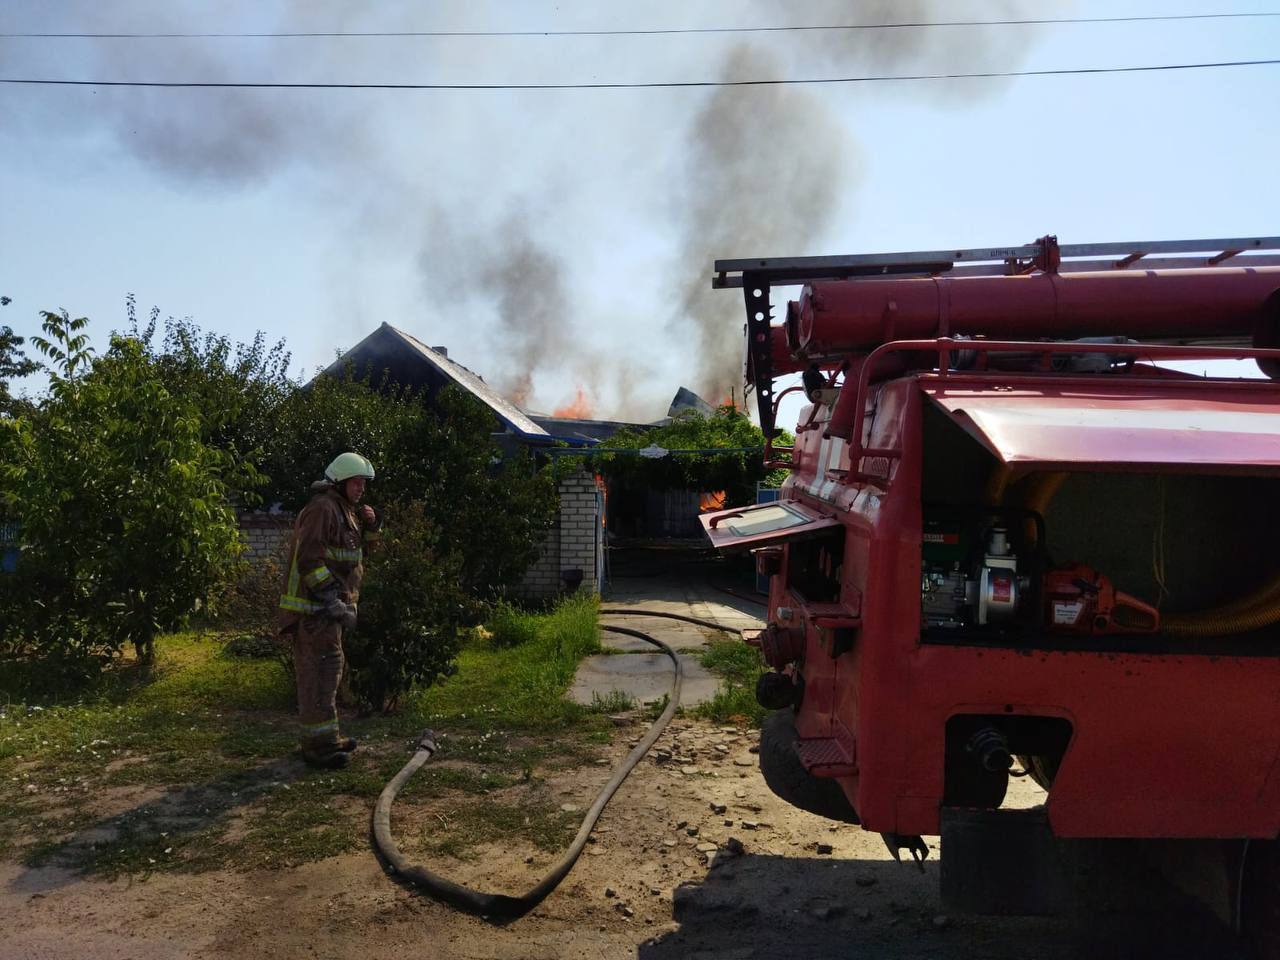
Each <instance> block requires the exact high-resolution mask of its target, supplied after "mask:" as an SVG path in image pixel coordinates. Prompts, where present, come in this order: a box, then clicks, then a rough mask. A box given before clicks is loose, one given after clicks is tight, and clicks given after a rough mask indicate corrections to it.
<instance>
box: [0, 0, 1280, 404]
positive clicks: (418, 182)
mask: <svg viewBox="0 0 1280 960" xmlns="http://www.w3.org/2000/svg"><path fill="white" fill-rule="evenodd" d="M1269 9H1274V10H1277V11H1280V3H1273V5H1272V7H1271V8H1269V7H1268V5H1267V4H1266V3H1264V2H1259V0H1237V2H1230V3H1228V2H1217V0H1181V2H1171V0H1160V2H1151V0H1108V2H1098V0H1074V2H1065V0H1064V2H1036V3H1033V2H1029V0H1027V2H1022V0H988V2H966V0H948V2H942V0H935V2H926V0H899V2H876V0H863V2H853V3H850V2H844V3H837V2H835V0H810V2H808V3H805V4H795V3H785V4H784V3H781V2H776V3H770V2H764V0H740V2H735V3H727V2H711V0H705V2H674V0H656V2H652V3H648V4H645V5H643V9H641V7H640V6H639V5H636V6H629V7H626V8H622V7H620V6H618V5H613V4H598V3H588V2H585V0H577V2H574V0H567V2H565V0H561V2H556V3H539V2H515V0H511V2H506V3H500V2H487V3H486V2H468V3H465V4H464V3H461V2H452V3H450V2H446V3H440V4H432V5H430V6H428V5H424V4H416V3H407V2H405V3H400V2H387V0H371V2H369V3H365V4H360V5H351V4H344V3H341V2H338V0H309V2H302V0H293V2H284V0H275V2H248V0H243V2H225V3H220V4H216V5H212V4H205V3H195V2H182V0H163V2H161V0H150V2H142V0H115V2H113V3H111V4H102V3H99V2H75V0H71V2H62V3H58V4H48V3H45V2H38V0H6V2H5V3H4V4H2V5H0V33H15V32H186V33H190V32H223V33H228V32H280V31H285V32H306V31H379V30H389V31H404V30H419V31H422V30H429V31H432V30H434V31H495V30H528V31H542V30H615V29H648V28H706V27H727V26H799V25H819V24H838V23H875V22H885V21H901V20H912V21H928V20H959V19H1011V18H1018V17H1028V16H1031V17H1037V18H1044V17H1051V16H1064V17H1090V16H1107V17H1116V16H1144V15H1155V14H1162V15H1169V14H1203V13H1228V12H1230V13H1246V12H1266V11H1268V10H1269ZM1278 51H1280V17H1260V18H1232V19H1221V20H1190V21H1174V22H1135V23H1097V24H1056V25H1001V26H987V27H932V28H920V29H893V30H870V31H791V32H781V31H778V32H769V33H751V34H738V33H696V34H683V35H672V34H666V35H644V36H578V37H548V36H522V37H501V38H499V37H457V36H455V37H432V38H424V37H412V38H410V37H378V38H374V37H365V38H351V37H343V38H314V37H311V38H301V37H294V38H252V39H248V38H164V39H91V40H90V39H65V38H38V39H37V38H20V39H19V38H12V39H0V77H9V78H13V77H37V78H67V79H92V80H108V79H132V80H220V81H279V82H293V81H299V82H394V83H403V82H411V83H464V84H466V83H486V84H490V83H498V84H501V83H514V84H527V83H562V82H648V81H665V80H682V81H683V80H719V79H747V78H751V79H764V78H769V79H788V78H790V79H794V78H818V77H823V78H829V77H853V76H869V75H879V76H883V75H902V74H919V73H939V72H946V73H953V72H988V71H991V72H1007V71H1027V70H1045V69H1059V68H1079V67H1103V66H1136V65H1151V64H1174V63H1192V62H1206V61H1224V60H1252V59H1266V58H1274V57H1276V56H1277V53H1278ZM1277 103H1280V66H1254V67H1237V68H1221V69H1213V70H1186V71H1168V72H1150V73H1132V74H1099V75H1092V76H1061V77H1022V78H1007V79H1000V80H972V79H969V80H948V81H941V80H940V81H923V82H902V81H894V82H873V83H832V84H822V85H804V86H770V87H748V88H717V89H707V88H683V89H627V90H483V91H480V90H452V91H446V90H433V91H425V90H424V91H377V90H208V89H204V90H191V89H147V88H106V87H31V86H22V85H6V84H0V131H3V132H2V133H0V294H3V295H6V296H8V297H11V298H12V301H13V302H12V303H11V304H10V305H9V306H8V307H4V308H0V324H4V325H9V326H12V327H13V328H14V329H15V331H16V332H17V333H18V334H20V335H24V336H29V335H30V334H32V333H36V332H38V331H39V311H40V310H43V309H61V308H65V309H67V310H68V311H70V312H71V314H72V315H73V316H88V317H89V318H90V319H91V325H90V328H89V332H90V334H91V336H92V338H93V341H94V343H95V344H96V345H97V346H99V347H102V346H104V345H105V343H106V340H107V337H108V335H109V332H110V331H111V330H113V329H123V328H124V326H125V308H124V305H125V297H126V295H127V294H129V293H133V294H134V295H135V296H136V297H137V300H138V302H139V304H140V305H141V306H142V308H143V310H144V312H145V310H146V308H148V307H149V306H150V305H152V304H154V305H156V306H158V307H159V308H160V310H161V312H162V315H164V316H168V315H174V316H179V317H183V316H190V317H191V318H193V319H194V321H195V322H196V323H198V324H199V325H200V326H201V327H203V328H204V329H206V330H208V331H212V332H216V333H221V334H226V335H228V336H230V337H231V338H233V339H234V340H250V339H251V338H252V337H253V335H254V333H255V332H256V331H258V330H262V331H265V333H266V334H267V336H268V338H269V339H270V340H272V341H274V340H277V339H284V340H285V341H286V343H287V346H288V348H289V349H290V350H291V352H292V356H293V367H292V370H293V373H294V374H295V375H296V376H299V377H309V376H310V375H311V374H313V373H314V372H315V371H316V370H317V369H318V368H320V367H323V366H325V365H327V363H328V362H330V361H331V360H332V359H333V357H334V356H335V354H336V352H338V351H340V350H342V349H345V348H347V347H350V346H352V345H354V344H355V343H356V342H357V341H358V340H360V339H361V338H362V337H364V336H365V335H367V334H368V333H370V332H372V331H373V330H374V329H376V328H377V327H378V325H379V324H380V323H382V322H384V321H385V322H389V323H391V324H393V325H394V326H398V327H401V328H402V329H404V330H407V331H408V332H410V333H412V334H413V335H414V336H416V337H418V338H419V339H420V340H423V341H425V342H427V343H430V344H441V345H444V346H447V347H448V349H449V354H450V356H451V357H453V358H454V359H456V360H458V361H460V362H461V363H464V364H465V365H467V366H468V367H470V368H471V369H472V370H474V371H476V372H477V373H479V374H480V375H482V376H484V377H485V379H486V380H488V381H489V382H490V383H493V384H495V385H496V386H497V387H498V388H499V389H501V390H502V391H503V392H505V393H506V394H507V395H509V396H511V397H513V398H514V399H516V400H517V401H518V402H521V403H523V404H524V405H525V406H526V407H529V408H532V409H535V410H539V411H552V410H555V409H557V408H563V407H564V406H565V405H566V404H569V403H570V402H572V401H573V400H574V399H575V398H576V397H577V396H578V395H579V393H580V392H581V395H582V396H583V397H585V399H586V405H587V408H588V409H589V411H590V413H591V414H593V415H595V416H600V417H620V418H627V419H634V420H642V421H650V420H654V419H657V418H659V417H661V416H662V415H663V414H664V413H665V412H666V407H667V404H668V402H669V401H670V399H671V397H672V395H673V394H674V393H675V391H676V388H677V387H678V386H680V385H682V384H685V385H688V386H690V387H692V388H694V389H696V390H698V391H699V392H701V393H703V394H704V395H705V396H707V397H708V398H709V399H712V400H716V399H719V398H720V397H721V396H723V395H724V394H725V393H726V392H727V391H728V390H729V389H734V390H735V391H737V393H738V395H740V392H741V382H740V381H741V377H740V358H741V350H742V323H743V318H744V315H743V311H742V305H741V300H740V295H739V294H738V293H737V292H736V291H712V290H711V289H710V277H711V272H712V270H711V267H712V262H713V260H715V259H717V258H730V257H767V256H802V255H817V254H852V253H874V252H881V251H893V250H918V249H926V250H927V249H939V248H947V247H955V248H962V247H971V246H972V247H976V246H995V245H1013V244H1021V243H1029V242H1031V241H1033V240H1034V239H1035V238H1036V237H1039V236H1042V235H1044V234H1046V233H1054V234H1056V235H1057V236H1058V237H1059V239H1060V240H1061V241H1062V242H1063V243H1080V242H1093V241H1118V240H1155V239H1183V238H1193V237H1235V236H1263V235H1265V236H1274V235H1277V234H1280V189H1277V187H1276V185H1275V171H1274V158H1275V157H1276V156H1277V155H1280V128H1278V127H1277V124H1276V122H1275V118H1276V104H1277ZM797 292H798V291H797V290H795V289H792V290H783V291H776V292H775V300H776V301H781V300H783V299H786V298H787V297H788V295H790V296H794V295H795V294H796V293H797ZM779 306H780V303H779ZM775 314H777V315H780V314H781V310H780V309H779V310H775ZM17 386H18V389H19V391H21V390H22V389H24V388H25V389H26V390H27V392H29V393H30V392H33V391H35V392H38V391H39V390H40V389H41V380H40V378H39V377H35V378H30V379H29V380H28V382H27V383H25V384H19V385H17ZM788 416H790V417H791V418H792V419H794V413H793V412H790V411H788V410H787V409H785V408H784V411H783V415H782V417H781V421H782V422H783V423H785V422H787V419H788Z"/></svg>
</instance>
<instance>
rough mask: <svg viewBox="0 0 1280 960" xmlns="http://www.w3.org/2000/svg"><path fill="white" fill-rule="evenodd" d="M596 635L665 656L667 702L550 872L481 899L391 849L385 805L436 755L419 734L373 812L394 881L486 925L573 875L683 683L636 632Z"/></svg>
mask: <svg viewBox="0 0 1280 960" xmlns="http://www.w3.org/2000/svg"><path fill="white" fill-rule="evenodd" d="M600 612H601V613H610V614H627V615H632V616H647V617H662V618H664V619H668V620H686V621H688V622H690V623H696V624H700V625H702V626H706V627H713V628H715V629H718V630H729V629H730V628H728V627H724V626H722V625H720V624H718V623H713V622H712V621H710V620H702V619H699V618H697V617H686V616H683V615H681V614H677V613H665V612H663V611H658V610H628V609H609V610H601V611H600ZM600 629H602V630H606V631H608V632H609V633H618V634H623V635H626V636H630V637H636V638H638V639H640V640H644V641H646V642H648V643H651V644H653V645H654V646H655V647H658V648H660V649H661V650H662V652H663V653H665V654H666V655H667V656H668V657H669V658H670V659H671V663H672V665H673V667H674V668H675V676H674V678H673V679H672V683H671V696H670V699H669V701H668V703H667V708H666V709H665V710H663V711H662V715H661V716H659V717H658V719H657V720H656V721H654V723H653V726H651V727H650V728H649V732H648V733H647V734H645V737H644V739H643V740H641V741H640V743H639V744H637V745H636V746H635V748H634V749H632V751H631V752H630V753H628V754H627V756H626V758H625V759H623V761H622V762H621V763H619V764H618V766H617V767H616V768H614V771H613V776H611V777H610V778H609V782H608V783H606V784H605V785H604V788H603V789H602V790H601V791H600V793H599V794H598V795H597V796H596V799H595V802H594V803H593V804H592V805H591V808H590V809H589V810H588V811H587V814H586V816H585V817H584V818H583V820H582V825H581V826H580V827H579V828H578V834H577V836H576V837H574V840H573V843H572V844H571V845H570V846H569V849H568V850H567V851H566V852H565V855H564V856H563V857H562V858H561V859H560V862H559V863H557V864H556V865H555V867H553V868H552V870H551V872H550V873H548V874H547V875H546V876H545V877H543V878H542V880H541V881H539V883H538V884H537V886H535V887H533V889H531V890H530V891H529V892H528V893H525V894H523V895H521V896H514V897H513V896H509V895H507V894H504V893H482V892H480V891H477V890H472V889H470V888H469V887H464V886H462V885H461V884H458V883H454V882H453V881H452V880H449V879H448V878H446V877H442V876H439V875H438V874H435V873H432V872H431V871H430V870H428V869H427V868H426V867H424V866H421V865H418V864H412V863H410V862H409V861H408V859H406V857H405V855H404V854H403V853H401V851H400V847H399V846H398V845H397V844H396V841H395V838H394V837H393V836H392V835H391V805H392V804H393V803H394V802H395V799H396V795H397V794H398V793H399V792H400V791H401V789H403V787H404V785H405V784H406V783H408V782H409V780H410V778H412V777H413V775H414V774H415V773H417V772H418V771H419V770H420V769H422V767H423V766H424V765H425V764H426V763H427V761H429V760H430V759H431V758H432V757H433V756H434V755H435V753H436V750H437V744H436V739H435V734H434V733H433V732H432V731H430V730H427V731H424V732H423V734H422V736H421V737H420V738H419V740H418V746H417V749H416V750H415V751H414V754H413V756H412V757H411V758H410V760H409V762H408V763H406V764H405V765H404V766H403V767H402V768H401V769H400V772H399V773H397V774H396V775H395V776H394V777H392V778H391V780H390V781H389V782H388V783H387V785H386V786H385V787H383V788H382V793H381V794H379V795H378V802H377V804H376V805H375V806H374V808H373V844H374V847H375V848H376V849H377V852H378V853H379V855H380V856H381V857H382V860H383V862H384V863H385V864H386V865H387V866H388V867H389V868H390V870H391V871H392V872H393V873H394V874H395V875H396V876H398V877H400V878H402V879H403V880H405V881H406V882H408V883H410V884H412V885H413V886H415V887H417V888H419V889H420V890H422V891H424V892H425V893H427V894H428V895H430V896H432V897H434V898H435V899H437V900H440V901H442V902H444V903H448V904H450V905H451V906H454V907H457V908H458V909H460V910H465V911H467V912H468V913H474V914H478V915H479V916H482V917H485V918H487V919H490V920H515V919H518V918H519V917H522V916H524V915H525V914H526V913H528V912H529V911H530V910H532V909H533V908H534V907H536V906H537V905H538V904H539V903H541V902H542V901H543V900H545V899H546V898H547V896H548V895H550V893H551V891H553V890H555V888H556V887H558V886H559V885H560V883H561V881H563V880H564V878H565V877H566V876H568V875H569V871H570V870H572V869H573V865H574V864H575V863H576V862H577V860H578V857H580V856H581V855H582V851H583V850H584V849H585V848H586V845H587V840H588V838H589V837H590V836H591V831H592V830H593V829H595V825H596V822H597V821H598V820H599V819H600V815H601V814H602V813H603V812H604V808H605V805H606V804H608V802H609V801H610V800H611V799H612V798H613V795H614V794H615V793H617V792H618V788H619V787H621V786H622V782H623V781H624V780H626V778H627V777H628V776H629V775H630V774H631V771H632V770H634V769H635V768H636V766H637V765H638V764H639V763H640V761H641V760H642V759H643V758H644V755H645V754H646V753H648V752H649V750H650V749H651V748H652V747H653V745H654V743H656V742H657V740H658V737H659V736H661V734H662V731H663V730H665V729H666V726H667V724H668V723H670V722H671V718H672V717H673V716H675V712H676V708H677V707H678V706H679V703H680V687H681V684H682V682H683V680H684V671H683V669H682V668H681V666H680V659H679V657H677V656H676V652H675V651H674V650H672V649H671V647H670V646H668V645H667V644H665V643H663V642H662V641H661V640H658V639H657V638H655V637H651V636H649V635H648V634H647V633H642V632H641V631H639V630H632V629H631V628H630V627H619V626H614V625H612V624H601V627H600Z"/></svg>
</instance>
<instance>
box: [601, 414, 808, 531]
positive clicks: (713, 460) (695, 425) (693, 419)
mask: <svg viewBox="0 0 1280 960" xmlns="http://www.w3.org/2000/svg"><path fill="white" fill-rule="evenodd" d="M787 442H788V438H787V437H786V436H785V435H784V436H783V437H780V438H779V443H780V444H783V445H785V444H786V443H787ZM609 446H610V447H620V448H626V449H631V450H641V449H644V448H645V447H649V446H659V447H662V448H664V449H666V450H709V449H714V448H728V449H729V450H731V451H733V452H726V453H703V454H681V455H678V456H667V457H662V458H660V459H652V460H651V459H648V458H646V457H641V456H638V455H635V454H617V453H612V454H601V457H600V460H601V470H602V471H603V472H604V474H605V476H606V477H608V478H609V480H610V482H611V483H616V484H619V485H622V486H626V487H632V488H636V487H648V488H650V489H659V490H662V489H665V490H697V491H709V490H723V491H725V505H726V506H739V505H741V504H746V503H754V502H755V496H756V484H757V483H759V482H768V483H771V484H773V485H777V484H780V483H781V482H782V480H784V479H785V478H786V471H785V470H774V471H767V470H765V468H764V456H763V451H764V433H763V432H762V431H761V430H760V428H759V427H757V426H756V425H755V424H754V423H752V422H751V419H750V418H749V417H748V416H747V415H746V414H745V413H743V412H742V411H741V410H738V409H736V408H734V407H733V406H731V405H725V406H723V407H720V408H719V409H718V410H716V411H715V413H714V414H712V415H711V416H710V417H704V416H702V415H701V414H699V413H697V412H695V411H689V412H687V413H683V414H681V415H680V416H678V417H676V418H674V419H673V420H672V421H671V422H670V423H669V424H666V425H665V426H661V427H654V428H652V429H650V430H643V431H636V430H623V431H621V432H619V433H617V434H615V435H614V436H613V437H612V438H611V439H610V440H609ZM742 448H748V449H747V451H746V452H744V451H743V450H742Z"/></svg>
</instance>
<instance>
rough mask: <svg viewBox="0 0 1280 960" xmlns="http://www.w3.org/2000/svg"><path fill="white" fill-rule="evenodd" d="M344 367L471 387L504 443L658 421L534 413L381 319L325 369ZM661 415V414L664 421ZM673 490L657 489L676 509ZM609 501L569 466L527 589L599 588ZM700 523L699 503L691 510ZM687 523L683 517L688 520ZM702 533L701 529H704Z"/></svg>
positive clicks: (424, 386)
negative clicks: (379, 324) (673, 503)
mask: <svg viewBox="0 0 1280 960" xmlns="http://www.w3.org/2000/svg"><path fill="white" fill-rule="evenodd" d="M346 369H353V370H356V371H358V372H364V371H366V370H370V371H374V372H375V373H377V374H381V373H382V372H384V371H385V372H386V373H387V374H388V375H389V377H390V378H391V379H392V380H394V381H395V382H396V383H399V384H401V385H405V386H411V387H413V388H414V389H415V390H418V391H420V392H421V393H422V394H423V396H424V397H425V399H426V401H427V402H428V403H430V402H431V401H432V399H433V398H434V396H435V395H436V394H437V393H439V391H440V390H442V389H444V388H445V387H446V386H449V385H452V386H455V387H458V388H459V389H462V390H465V391H467V392H468V393H469V394H471V395H472V396H473V397H475V398H476V399H477V400H479V401H480V402H481V403H483V404H484V405H485V406H487V407H488V408H489V409H490V410H491V411H492V412H493V415H494V419H495V423H496V426H497V428H498V429H497V430H496V431H495V439H496V440H497V442H498V445H499V447H500V448H502V449H504V450H507V451H512V450H514V449H516V448H517V447H524V448H526V449H533V450H538V449H548V450H550V449H552V448H557V449H563V447H564V446H565V445H568V446H570V447H578V448H583V447H596V446H600V445H602V444H607V441H608V439H609V438H610V437H611V436H613V435H614V434H615V433H617V432H618V431H619V430H621V429H623V428H624V427H636V428H639V429H643V428H645V427H649V426H653V424H636V423H625V422H621V421H615V420H593V419H587V418H578V417H557V416H546V415H543V414H537V413H532V412H529V411H526V410H524V409H522V408H521V407H519V406H518V405H517V404H515V403H513V402H511V401H510V400H508V399H507V398H506V397H504V396H502V395H501V394H499V393H498V392H497V391H496V390H494V389H493V387H491V386H490V385H489V384H487V383H486V382H485V381H484V378H483V377H481V376H480V375H479V374H477V373H475V372H474V371H472V370H469V369H467V368H466V367H464V366H463V365H462V364H460V363H458V362H456V361H455V360H452V359H451V358H450V357H449V351H448V349H447V348H446V347H443V346H428V345H427V344H425V343H423V342H422V341H421V340H419V339H418V338H417V337H415V336H413V335H412V334H410V333H408V332H406V331H404V330H401V329H399V328H397V327H393V326H391V325H390V324H389V323H383V324H382V325H381V326H380V327H378V329H376V330H374V331H373V332H372V333H371V334H369V335H368V336H367V337H365V338H364V339H363V340H361V341H360V342H359V343H357V344H356V345H355V346H354V347H352V348H351V349H350V350H348V351H347V352H346V353H344V354H343V355H342V356H341V357H339V358H338V359H337V360H335V361H334V362H333V363H332V364H330V365H329V367H328V368H327V369H326V370H325V371H324V373H325V374H327V375H331V376H338V375H340V374H341V373H342V372H343V371H344V370H346ZM685 408H690V409H698V410H699V411H700V412H704V413H705V412H709V411H710V409H711V408H710V407H709V406H708V405H707V404H706V403H705V402H704V401H702V400H701V398H699V397H698V396H697V395H696V394H694V393H692V392H691V391H689V390H686V389H684V388H681V391H680V393H678V394H677V396H676V401H675V402H674V404H673V408H672V411H669V412H668V413H669V415H670V413H671V412H673V411H674V410H677V409H685ZM659 422H662V421H659ZM670 499H671V498H670V497H669V496H667V495H662V496H660V497H659V500H660V502H661V503H662V509H664V510H667V511H668V512H669V511H670V509H671V508H670V506H669V504H668V501H670ZM605 503H606V497H605V492H604V488H603V484H602V483H601V482H600V481H599V480H598V479H597V478H596V477H595V476H593V475H592V474H590V473H587V472H586V471H577V472H574V473H571V474H569V475H568V476H567V477H565V479H564V480H562V481H561V484H560V511H559V515H558V516H557V518H556V521H555V523H554V525H553V526H552V529H551V530H550V531H549V533H548V535H547V539H546V541H545V542H544V543H543V546H542V551H541V554H540V556H539V559H538V561H537V562H536V563H535V564H534V565H533V566H532V567H531V568H530V569H529V571H528V573H527V574H526V576H525V580H524V582H523V584H522V589H521V591H520V592H521V593H522V594H524V595H525V596H529V597H545V596H552V595H555V594H557V593H560V592H562V591H564V590H566V589H573V588H575V587H577V586H579V585H581V586H583V587H586V588H587V589H590V590H599V589H600V586H601V584H602V583H603V581H604V577H605V540H604V538H605V534H606V530H605V521H606V516H605ZM693 517H694V519H693V524H694V525H695V526H696V506H695V507H694V511H693ZM688 525H689V523H688V522H687V520H686V522H685V526H688ZM698 536H699V537H700V532H699V533H698Z"/></svg>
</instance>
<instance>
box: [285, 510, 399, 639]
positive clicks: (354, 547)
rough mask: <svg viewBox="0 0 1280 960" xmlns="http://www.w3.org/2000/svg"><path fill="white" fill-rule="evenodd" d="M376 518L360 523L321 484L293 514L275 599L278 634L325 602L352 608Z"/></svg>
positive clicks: (378, 522) (354, 513)
mask: <svg viewBox="0 0 1280 960" xmlns="http://www.w3.org/2000/svg"><path fill="white" fill-rule="evenodd" d="M381 526H382V518H381V517H377V518H376V519H375V521H374V523H373V524H365V523H364V522H363V520H362V518H361V516H360V514H359V513H357V508H356V507H355V506H354V505H353V504H352V503H351V502H350V501H348V500H347V498H346V497H344V496H343V495H342V494H341V493H339V492H338V490H337V488H336V487H332V486H328V485H325V486H324V488H323V489H322V490H321V491H320V492H319V493H317V494H316V495H315V496H314V497H312V498H311V502H310V503H308V504H307V505H306V506H305V507H303V508H302V512H301V513H300V514H298V522H297V524H296V525H295V527H294V535H293V545H292V548H291V550H290V555H291V558H292V559H291V560H290V563H289V573H288V576H287V577H286V578H285V584H284V593H283V595H282V596H281V597H280V629H282V630H284V629H288V628H289V627H291V626H293V625H294V624H295V623H297V622H298V621H299V620H300V619H302V618H303V617H306V616H314V615H317V614H322V613H323V612H324V608H325V598H326V596H327V595H331V594H332V592H333V591H334V590H335V589H336V590H337V592H338V596H339V598H340V599H342V600H344V601H345V602H347V603H351V604H354V603H357V602H358V601H359V599H360V581H361V580H362V579H363V578H364V563H363V561H364V545H365V544H366V543H368V542H369V541H371V540H373V539H376V538H377V536H378V532H379V530H380V529H381Z"/></svg>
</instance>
